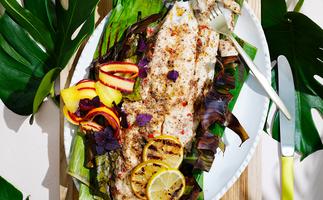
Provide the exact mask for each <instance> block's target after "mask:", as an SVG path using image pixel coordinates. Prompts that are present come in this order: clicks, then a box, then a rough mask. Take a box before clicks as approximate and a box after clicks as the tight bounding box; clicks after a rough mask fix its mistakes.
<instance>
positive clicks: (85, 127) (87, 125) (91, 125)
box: [80, 121, 104, 133]
mask: <svg viewBox="0 0 323 200" xmlns="http://www.w3.org/2000/svg"><path fill="white" fill-rule="evenodd" d="M80 129H81V131H82V132H83V133H87V132H98V131H103V130H104V128H103V126H101V125H99V124H97V123H96V122H91V121H89V122H80Z"/></svg>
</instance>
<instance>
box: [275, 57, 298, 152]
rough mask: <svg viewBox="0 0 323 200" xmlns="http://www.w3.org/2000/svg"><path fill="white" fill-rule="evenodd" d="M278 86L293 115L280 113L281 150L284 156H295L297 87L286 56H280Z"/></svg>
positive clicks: (280, 94)
mask: <svg viewBox="0 0 323 200" xmlns="http://www.w3.org/2000/svg"><path fill="white" fill-rule="evenodd" d="M278 88H279V96H280V97H281V99H282V100H283V101H284V102H286V107H287V109H288V110H289V112H290V114H291V117H292V118H291V120H288V119H287V118H286V117H285V116H284V115H283V114H280V115H279V124H280V145H281V151H282V155H283V156H293V155H294V146H295V141H294V133H295V87H294V80H293V74H292V70H291V68H290V65H289V62H288V60H287V58H286V57H285V56H279V57H278Z"/></svg>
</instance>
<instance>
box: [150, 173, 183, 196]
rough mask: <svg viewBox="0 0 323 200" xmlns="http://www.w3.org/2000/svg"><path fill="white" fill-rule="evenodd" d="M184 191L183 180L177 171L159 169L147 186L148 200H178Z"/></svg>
mask: <svg viewBox="0 0 323 200" xmlns="http://www.w3.org/2000/svg"><path fill="white" fill-rule="evenodd" d="M184 190H185V178H184V176H183V174H182V173H181V172H180V171H178V170H177V169H161V170H159V171H158V172H157V173H156V174H154V175H153V176H152V177H151V178H150V180H149V182H148V185H147V197H148V199H149V200H160V199H162V200H168V199H169V200H173V199H179V198H180V197H181V196H182V195H183V193H184Z"/></svg>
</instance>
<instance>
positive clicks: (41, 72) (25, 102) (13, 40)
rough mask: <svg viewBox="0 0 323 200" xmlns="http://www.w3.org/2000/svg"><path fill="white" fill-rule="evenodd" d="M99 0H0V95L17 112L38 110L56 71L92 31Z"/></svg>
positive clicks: (51, 85) (60, 68) (58, 70)
mask: <svg viewBox="0 0 323 200" xmlns="http://www.w3.org/2000/svg"><path fill="white" fill-rule="evenodd" d="M97 2H98V0H92V1H87V0H70V1H69V4H68V8H67V10H66V9H64V8H63V7H62V6H61V4H60V2H59V1H56V4H55V3H53V1H51V0H25V1H24V7H22V6H20V5H19V4H18V3H17V1H16V0H0V3H1V4H2V5H3V6H4V8H5V9H6V11H5V14H4V15H2V16H0V70H1V75H0V87H1V90H0V98H1V100H2V101H3V102H4V104H5V105H6V106H7V107H8V108H9V109H10V110H12V111H13V112H15V113H17V114H20V115H30V114H32V113H36V112H37V111H38V109H39V106H40V105H41V104H42V102H43V99H44V98H45V97H46V96H47V95H48V94H49V93H50V91H51V89H52V88H53V83H54V81H55V79H56V78H57V76H58V75H59V72H60V71H61V70H62V69H63V68H64V67H65V65H66V64H67V62H68V61H69V59H70V58H71V56H72V55H73V54H74V53H75V51H76V50H77V48H78V47H79V46H80V44H81V43H82V42H83V41H84V40H85V39H86V38H87V37H88V36H89V35H90V34H91V33H92V31H93V30H94V10H95V6H96V4H97Z"/></svg>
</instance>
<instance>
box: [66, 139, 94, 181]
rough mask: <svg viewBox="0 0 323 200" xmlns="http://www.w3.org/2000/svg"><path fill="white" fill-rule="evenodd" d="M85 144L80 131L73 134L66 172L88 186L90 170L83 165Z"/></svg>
mask: <svg viewBox="0 0 323 200" xmlns="http://www.w3.org/2000/svg"><path fill="white" fill-rule="evenodd" d="M84 162H85V146H84V137H83V135H82V134H81V133H77V134H75V136H74V138H73V142H72V145H71V151H70V157H69V162H68V169H67V173H68V174H69V175H71V176H72V177H74V178H76V179H77V180H78V181H80V182H82V183H83V184H85V185H87V186H89V185H90V170H89V169H88V168H86V167H84Z"/></svg>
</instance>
